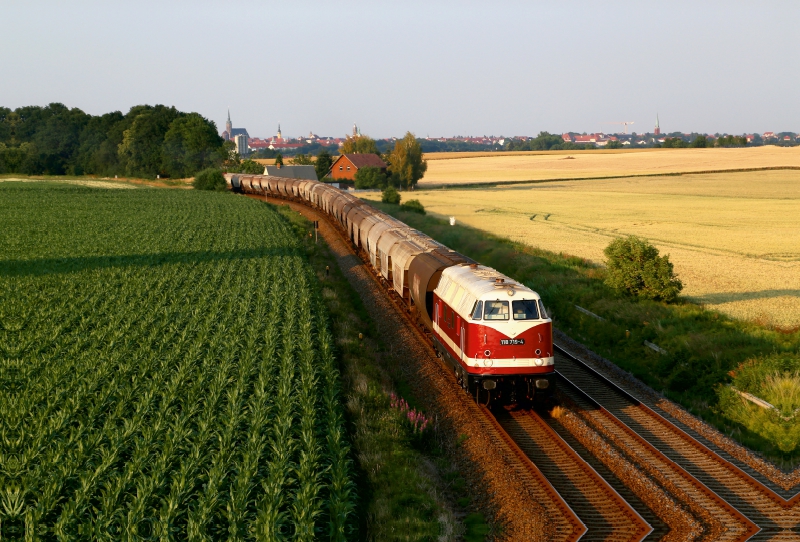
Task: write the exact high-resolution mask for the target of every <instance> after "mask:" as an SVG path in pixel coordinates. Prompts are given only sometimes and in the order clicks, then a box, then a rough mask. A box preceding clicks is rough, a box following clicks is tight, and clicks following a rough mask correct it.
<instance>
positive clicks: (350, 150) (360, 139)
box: [339, 135, 381, 156]
mask: <svg viewBox="0 0 800 542" xmlns="http://www.w3.org/2000/svg"><path fill="white" fill-rule="evenodd" d="M339 153H340V154H370V153H371V154H377V155H378V156H380V154H381V153H380V152H379V151H378V146H377V145H376V143H375V140H374V139H372V138H371V137H369V136H365V135H355V136H346V137H345V140H344V143H342V146H341V147H339Z"/></svg>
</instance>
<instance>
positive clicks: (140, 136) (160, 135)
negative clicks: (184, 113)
mask: <svg viewBox="0 0 800 542" xmlns="http://www.w3.org/2000/svg"><path fill="white" fill-rule="evenodd" d="M179 115H180V113H179V112H178V110H176V109H175V108H174V107H165V106H163V105H157V106H155V107H153V108H150V109H149V110H146V111H143V112H142V113H140V114H139V115H137V116H136V118H135V119H134V121H133V124H131V127H130V128H128V129H127V130H125V132H124V134H123V137H122V143H120V145H119V151H118V152H119V155H120V157H121V158H122V159H123V160H124V161H125V166H126V170H127V172H128V174H129V175H142V176H145V177H155V176H156V175H158V174H166V168H164V167H163V165H162V162H163V160H162V150H161V147H162V145H163V142H164V136H165V135H166V134H167V132H168V131H169V127H170V125H171V124H172V121H174V120H175V119H176V118H178V116H179Z"/></svg>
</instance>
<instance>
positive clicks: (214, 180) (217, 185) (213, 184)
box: [192, 168, 226, 190]
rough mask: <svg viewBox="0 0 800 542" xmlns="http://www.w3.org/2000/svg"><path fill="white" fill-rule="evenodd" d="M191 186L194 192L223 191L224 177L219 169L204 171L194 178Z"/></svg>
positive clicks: (224, 186) (224, 185)
mask: <svg viewBox="0 0 800 542" xmlns="http://www.w3.org/2000/svg"><path fill="white" fill-rule="evenodd" d="M192 186H194V188H195V190H225V188H226V183H225V177H224V176H223V175H222V171H221V170H219V169H216V168H208V169H204V170H203V171H201V172H200V173H198V174H197V175H195V176H194V181H193V182H192Z"/></svg>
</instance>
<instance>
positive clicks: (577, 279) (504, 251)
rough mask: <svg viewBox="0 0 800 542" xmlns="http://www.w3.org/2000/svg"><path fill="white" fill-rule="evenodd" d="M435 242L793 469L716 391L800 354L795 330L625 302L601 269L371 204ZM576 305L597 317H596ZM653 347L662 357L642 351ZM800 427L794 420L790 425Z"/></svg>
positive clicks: (794, 456) (694, 309)
mask: <svg viewBox="0 0 800 542" xmlns="http://www.w3.org/2000/svg"><path fill="white" fill-rule="evenodd" d="M369 203H370V204H372V205H374V206H375V207H377V208H379V209H381V210H383V211H384V212H387V213H389V214H391V215H392V216H395V217H397V218H398V219H400V220H402V221H403V222H405V223H406V224H408V225H409V226H411V227H413V228H417V229H419V230H421V231H423V232H425V233H426V234H428V235H430V236H431V237H433V238H434V239H436V240H437V241H440V242H442V243H444V244H445V245H447V246H449V247H450V248H452V249H454V250H457V251H459V252H461V253H463V254H465V255H467V256H469V257H471V258H474V259H475V260H477V261H479V262H481V263H483V264H484V265H488V266H491V267H494V268H496V269H498V270H499V271H501V272H503V273H506V274H507V275H509V276H511V277H514V278H515V279H516V280H519V281H521V282H523V283H525V284H526V285H527V286H529V287H531V288H533V289H534V290H536V291H537V292H538V293H539V294H540V295H541V296H542V298H543V299H544V301H545V304H546V305H547V307H548V308H549V309H550V311H551V314H552V315H553V320H554V323H555V325H556V326H557V327H558V328H559V329H560V330H562V331H563V332H565V333H567V334H568V335H569V336H571V337H573V338H574V339H576V340H578V341H580V342H581V343H583V344H585V345H586V346H587V347H589V348H591V349H592V350H594V351H595V352H597V353H598V354H601V355H603V356H605V357H606V358H608V359H610V360H612V361H613V362H615V363H616V364H617V365H619V366H620V367H622V368H623V369H625V370H626V371H629V372H631V373H632V374H634V375H635V376H636V377H637V378H639V379H641V380H642V381H643V382H645V383H646V384H648V385H649V386H651V387H652V388H654V389H656V390H659V391H660V392H661V393H663V394H664V395H665V396H667V397H669V398H670V399H672V400H674V401H676V402H678V403H680V404H682V405H683V406H684V407H686V408H687V409H688V410H689V411H690V412H692V413H693V414H695V415H697V416H700V417H701V418H703V419H704V420H706V421H708V422H709V423H711V424H712V425H714V426H716V427H717V428H718V429H720V430H721V431H723V432H724V433H725V434H727V435H729V436H731V437H732V438H735V439H736V440H738V441H739V442H741V443H742V444H744V445H746V446H748V447H749V448H751V449H753V450H755V451H758V452H760V453H762V454H764V455H765V456H766V457H767V458H769V459H771V460H773V461H775V462H779V463H781V464H783V465H796V464H798V463H800V452H798V451H797V450H794V451H790V452H787V451H786V450H783V449H781V447H780V446H778V443H777V441H776V440H775V439H774V438H773V437H772V436H765V434H763V433H760V432H757V431H754V430H752V429H751V428H749V427H747V426H746V425H744V424H742V423H741V422H740V421H739V419H738V418H734V417H731V416H729V415H728V414H726V412H725V411H724V409H721V408H720V404H719V394H718V391H719V388H720V386H724V385H725V384H728V383H730V381H731V376H730V374H729V373H730V371H732V370H733V369H735V368H736V367H738V366H739V365H740V364H741V363H742V362H744V361H745V360H748V359H752V358H756V357H758V356H763V355H767V354H771V353H792V352H798V351H800V330H793V331H791V332H781V331H777V330H771V329H765V328H763V327H761V326H758V325H756V324H753V323H749V322H742V321H737V320H733V319H730V318H728V317H726V316H724V315H722V314H720V313H717V312H714V311H709V310H706V309H703V308H702V307H700V306H698V305H696V304H693V303H689V302H686V301H680V302H678V303H675V304H666V303H659V302H654V301H646V300H637V299H633V298H629V297H623V296H620V295H619V294H617V293H615V292H614V291H613V290H611V289H610V288H608V287H607V286H606V285H605V284H604V282H603V279H604V278H605V269H604V268H602V267H599V266H597V265H595V264H593V263H591V262H589V261H588V260H585V259H583V258H577V257H574V256H570V255H567V254H563V253H562V254H556V253H554V252H550V251H546V250H541V249H537V248H534V247H530V246H528V245H525V244H522V243H517V242H513V241H511V240H509V239H504V238H501V237H498V236H495V235H492V234H490V233H487V232H484V231H481V230H477V229H474V228H470V227H467V226H462V225H456V226H450V224H449V223H448V222H447V221H444V220H441V219H439V218H436V217H432V216H429V215H426V216H423V215H419V214H416V213H409V212H404V211H402V210H400V209H399V207H398V206H396V205H387V204H382V203H377V202H371V201H370V202H369ZM576 305H577V306H580V307H582V308H585V309H587V310H588V311H589V312H591V313H594V314H595V315H598V316H600V317H602V318H603V320H600V319H597V318H594V317H592V316H590V315H587V314H585V313H584V312H581V311H579V310H578V309H577V308H576ZM645 341H646V342H649V343H651V344H654V345H657V346H658V347H660V348H661V349H662V350H663V351H665V352H666V354H663V353H660V352H658V351H656V350H654V349H653V348H650V347H648V346H646V345H645ZM794 423H800V422H794Z"/></svg>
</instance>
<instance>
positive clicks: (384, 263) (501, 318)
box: [225, 174, 555, 404]
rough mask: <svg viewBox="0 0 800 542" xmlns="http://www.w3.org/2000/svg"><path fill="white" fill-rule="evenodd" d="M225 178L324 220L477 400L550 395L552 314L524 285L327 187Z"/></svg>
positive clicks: (251, 177)
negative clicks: (323, 216) (313, 212)
mask: <svg viewBox="0 0 800 542" xmlns="http://www.w3.org/2000/svg"><path fill="white" fill-rule="evenodd" d="M225 179H226V182H227V184H228V188H229V189H230V190H232V191H234V192H237V193H244V194H253V195H261V196H266V197H268V198H269V197H273V198H282V199H287V200H293V201H297V202H300V203H303V204H304V205H308V206H311V207H313V208H315V209H317V210H319V211H321V212H323V213H325V214H327V215H328V216H330V217H331V218H332V221H333V222H334V223H335V224H337V225H338V226H339V227H340V229H341V231H342V232H343V233H344V234H345V235H346V236H347V237H348V239H349V240H350V242H351V243H352V244H353V246H354V247H355V248H356V250H357V251H358V252H359V254H361V257H362V259H363V260H364V261H365V262H368V264H369V266H370V267H371V268H372V269H373V271H374V272H375V273H376V274H377V275H378V276H379V277H380V278H381V280H382V281H384V282H385V283H386V284H387V286H389V288H390V289H391V290H393V291H394V292H395V293H396V294H397V296H398V298H399V299H400V300H401V301H402V303H403V305H404V306H405V307H406V309H407V310H408V311H409V312H410V313H411V315H413V316H414V317H415V318H416V319H417V320H418V321H419V323H420V324H422V326H423V327H424V328H425V329H426V330H427V333H428V335H429V337H430V339H431V342H432V343H433V345H434V347H435V348H436V351H437V353H438V354H439V356H440V357H442V358H443V359H444V360H445V361H446V362H447V363H448V364H449V365H450V367H451V368H452V370H453V373H454V374H455V377H456V380H457V381H458V383H459V384H460V385H461V387H462V388H464V390H466V391H467V393H470V394H471V395H473V396H474V397H475V399H476V401H479V402H481V403H487V404H488V403H490V402H495V403H528V402H532V401H536V402H540V401H542V400H544V399H547V398H548V397H550V396H551V395H552V393H553V390H554V387H555V379H554V376H555V365H554V357H553V355H554V354H553V352H554V351H553V338H552V336H553V326H552V320H551V319H550V318H549V317H548V314H547V311H546V309H545V306H544V303H542V300H541V298H540V297H539V295H538V294H537V293H536V292H534V291H533V290H531V289H530V288H528V287H526V286H525V285H523V284H520V283H518V282H516V281H514V280H513V279H511V278H510V277H507V276H505V275H503V274H502V273H500V272H498V271H496V270H494V269H492V268H490V267H486V266H483V265H480V264H479V263H478V262H475V261H473V260H472V259H470V258H468V257H466V256H464V255H463V254H459V253H458V252H456V251H454V250H451V249H449V248H448V247H446V246H445V245H443V244H441V243H439V242H438V241H436V240H434V239H432V238H431V237H429V236H427V235H425V234H424V233H422V232H420V231H418V230H415V229H413V228H411V227H409V226H408V225H406V224H405V223H403V222H401V221H399V220H397V219H395V218H392V217H391V216H389V215H387V214H385V213H383V212H381V211H379V210H377V209H375V208H373V207H372V206H370V205H369V204H367V203H365V202H364V201H362V200H361V199H360V198H357V197H355V196H354V195H352V194H348V193H347V192H343V191H341V190H339V189H338V188H334V187H332V186H330V185H327V184H325V183H320V182H317V181H309V180H300V179H289V178H284V177H272V176H268V175H239V174H226V175H225Z"/></svg>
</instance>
